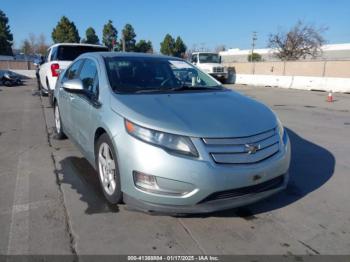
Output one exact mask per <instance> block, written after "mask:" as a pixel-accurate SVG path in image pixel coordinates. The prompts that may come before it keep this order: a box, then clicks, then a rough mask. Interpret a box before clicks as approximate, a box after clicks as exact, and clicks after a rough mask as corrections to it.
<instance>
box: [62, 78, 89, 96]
mask: <svg viewBox="0 0 350 262" xmlns="http://www.w3.org/2000/svg"><path fill="white" fill-rule="evenodd" d="M62 87H63V88H64V90H66V91H67V92H70V93H84V91H85V90H84V87H83V83H82V82H81V80H80V79H72V80H67V81H65V82H63V84H62Z"/></svg>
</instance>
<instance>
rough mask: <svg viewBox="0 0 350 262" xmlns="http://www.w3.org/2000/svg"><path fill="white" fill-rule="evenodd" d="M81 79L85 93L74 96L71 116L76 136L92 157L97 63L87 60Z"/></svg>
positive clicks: (96, 107)
mask: <svg viewBox="0 0 350 262" xmlns="http://www.w3.org/2000/svg"><path fill="white" fill-rule="evenodd" d="M79 78H80V80H81V82H82V84H83V88H84V93H80V94H74V99H73V100H72V101H71V115H72V121H73V123H74V130H73V132H74V136H76V137H77V142H78V144H79V145H80V147H81V148H82V149H83V151H84V152H85V154H86V155H90V153H91V152H89V151H91V148H90V147H89V146H90V145H91V141H90V138H91V133H92V132H93V131H94V130H93V126H94V125H93V123H92V121H94V119H92V118H93V117H92V116H93V115H94V112H93V111H94V110H98V108H99V104H98V90H99V89H98V83H99V81H98V72H97V65H96V62H95V61H93V60H92V59H88V58H87V59H85V61H84V64H83V65H82V68H81V70H80V74H79Z"/></svg>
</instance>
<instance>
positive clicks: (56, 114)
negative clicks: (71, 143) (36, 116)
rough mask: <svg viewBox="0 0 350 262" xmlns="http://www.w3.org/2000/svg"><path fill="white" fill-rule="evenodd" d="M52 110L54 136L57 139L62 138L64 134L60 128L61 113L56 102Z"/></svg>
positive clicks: (64, 136)
mask: <svg viewBox="0 0 350 262" xmlns="http://www.w3.org/2000/svg"><path fill="white" fill-rule="evenodd" d="M53 112H54V120H55V134H56V138H57V139H59V140H62V139H64V138H66V135H65V134H64V132H63V129H62V121H61V114H60V110H59V108H58V105H57V104H55V106H54V111H53Z"/></svg>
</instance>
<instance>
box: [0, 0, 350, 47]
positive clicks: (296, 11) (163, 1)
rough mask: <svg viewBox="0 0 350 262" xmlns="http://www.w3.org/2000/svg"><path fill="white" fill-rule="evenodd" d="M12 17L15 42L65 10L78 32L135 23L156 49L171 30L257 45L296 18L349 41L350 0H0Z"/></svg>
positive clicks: (194, 41)
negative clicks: (323, 28) (110, 24)
mask: <svg viewBox="0 0 350 262" xmlns="http://www.w3.org/2000/svg"><path fill="white" fill-rule="evenodd" d="M0 9H1V10H2V11H4V12H5V13H6V15H7V17H8V18H9V23H10V27H11V31H12V33H13V35H14V40H15V47H16V48H18V47H20V46H21V44H22V42H23V40H24V39H25V38H27V37H28V35H29V34H30V33H34V34H36V35H39V34H41V33H43V34H44V35H45V36H46V38H47V42H48V43H51V42H52V39H51V32H52V30H53V28H54V27H55V26H56V25H57V22H58V21H59V19H60V18H61V16H62V15H65V16H67V17H68V18H69V19H70V20H71V21H73V22H74V23H75V25H76V26H77V28H78V30H79V34H80V37H81V38H83V37H84V36H85V30H86V29H87V28H88V27H89V26H92V27H93V28H94V29H95V30H96V32H97V35H98V36H99V38H100V40H101V39H102V28H103V25H104V24H105V23H106V22H107V21H108V20H109V19H111V20H112V21H113V24H114V26H115V27H116V28H117V30H118V31H119V32H121V30H122V28H123V27H124V25H125V24H126V23H130V24H132V26H133V27H134V29H135V32H136V34H137V38H136V39H137V40H140V39H146V40H151V41H152V43H153V47H154V49H155V50H159V49H160V42H161V41H162V40H163V38H164V36H165V35H166V34H167V33H170V34H171V35H172V36H173V37H177V36H181V38H182V39H183V40H184V42H185V43H186V45H187V46H188V48H193V47H198V48H199V47H205V48H208V49H214V48H215V47H217V46H219V45H225V46H226V48H240V49H249V48H251V42H252V40H251V38H252V32H253V31H256V32H257V37H258V39H257V42H256V47H257V48H264V47H266V45H267V40H268V35H269V34H270V33H275V32H279V31H286V30H288V29H289V28H290V27H292V26H293V25H294V24H295V23H296V22H297V21H298V20H301V21H303V22H305V23H307V24H312V25H315V26H326V27H328V31H327V32H326V33H324V36H325V38H326V40H327V42H328V43H330V44H333V43H350V1H349V0H289V1H288V0H279V1H278V0H249V1H235V0H220V1H214V0H174V1H171V0H124V1H121V0H114V1H112V0H99V1H96V0H93V1H92V0H84V1H78V0H75V1H74V0H57V1H47V0H29V1H28V0H0Z"/></svg>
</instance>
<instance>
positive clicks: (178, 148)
mask: <svg viewBox="0 0 350 262" xmlns="http://www.w3.org/2000/svg"><path fill="white" fill-rule="evenodd" d="M125 129H126V131H127V132H128V133H129V134H130V135H132V136H134V137H136V138H138V139H140V140H142V141H144V142H146V143H149V144H152V145H155V146H159V147H161V148H163V149H164V150H166V151H168V152H170V153H177V154H182V155H188V156H193V157H198V152H197V150H196V148H195V147H194V145H193V143H192V141H191V139H190V138H189V137H184V136H179V135H173V134H168V133H164V132H160V131H156V130H152V129H148V128H145V127H141V126H139V125H136V124H134V123H132V122H130V121H128V120H126V119H125Z"/></svg>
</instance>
